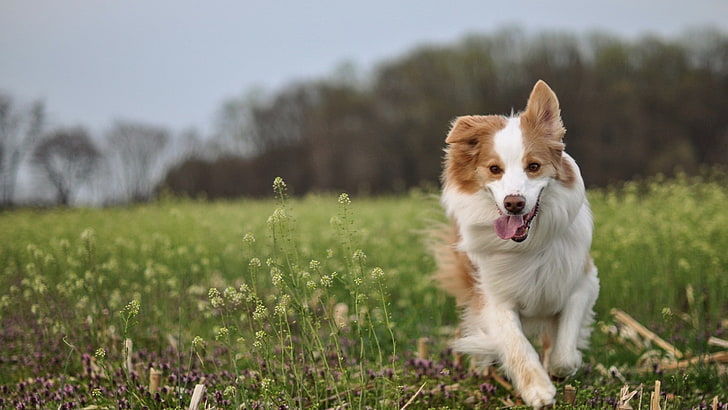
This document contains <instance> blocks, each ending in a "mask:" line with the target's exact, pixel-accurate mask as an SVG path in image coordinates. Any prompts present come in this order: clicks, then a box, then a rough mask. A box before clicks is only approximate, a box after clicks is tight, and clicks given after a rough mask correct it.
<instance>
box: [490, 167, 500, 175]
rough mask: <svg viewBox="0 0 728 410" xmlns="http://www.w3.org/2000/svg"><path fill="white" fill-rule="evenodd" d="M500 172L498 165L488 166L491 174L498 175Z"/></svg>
mask: <svg viewBox="0 0 728 410" xmlns="http://www.w3.org/2000/svg"><path fill="white" fill-rule="evenodd" d="M501 172H502V170H501V169H500V167H499V166H498V165H491V166H490V173H491V174H493V175H498V174H500V173H501Z"/></svg>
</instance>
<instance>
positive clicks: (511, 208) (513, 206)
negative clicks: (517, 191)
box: [503, 195, 526, 214]
mask: <svg viewBox="0 0 728 410" xmlns="http://www.w3.org/2000/svg"><path fill="white" fill-rule="evenodd" d="M503 206H504V207H505V208H506V211H508V212H510V213H513V214H519V213H521V211H523V208H525V207H526V198H524V197H523V196H521V195H508V196H507V197H506V199H504V200H503Z"/></svg>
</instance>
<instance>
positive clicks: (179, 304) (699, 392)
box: [0, 176, 728, 409]
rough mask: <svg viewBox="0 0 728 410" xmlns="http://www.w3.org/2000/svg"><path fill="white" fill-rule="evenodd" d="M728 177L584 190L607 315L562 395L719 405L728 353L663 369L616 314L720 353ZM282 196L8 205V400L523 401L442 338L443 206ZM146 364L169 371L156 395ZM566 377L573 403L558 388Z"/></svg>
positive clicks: (1, 298) (595, 400)
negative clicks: (438, 228)
mask: <svg viewBox="0 0 728 410" xmlns="http://www.w3.org/2000/svg"><path fill="white" fill-rule="evenodd" d="M726 182H728V179H726V177H725V176H705V177H702V178H696V179H691V178H687V177H678V178H677V179H672V180H664V179H659V178H658V179H653V180H651V181H649V182H644V183H630V184H627V185H625V186H623V187H619V188H615V189H607V190H599V191H591V192H590V201H591V203H592V208H593V211H594V215H595V221H596V222H595V223H596V229H595V236H594V245H593V254H594V257H595V259H596V262H597V265H598V267H599V271H600V277H601V286H602V290H601V294H600V298H599V300H598V302H597V306H596V309H597V316H598V319H599V323H597V324H596V325H595V330H594V337H593V342H592V349H591V350H590V351H589V352H587V354H586V355H585V366H584V369H583V370H582V371H580V372H579V373H578V374H577V375H576V376H574V377H573V378H571V379H569V380H566V381H563V382H560V383H559V384H558V386H557V387H558V389H559V394H560V404H559V405H558V406H557V407H563V408H570V407H579V406H581V407H583V408H592V407H614V406H615V405H616V404H617V401H618V400H619V397H620V394H619V390H620V388H621V387H622V386H623V385H624V384H625V383H626V384H627V385H629V387H630V389H631V390H635V389H639V388H640V385H643V389H642V392H643V393H644V394H643V396H644V398H639V400H641V403H642V407H643V408H649V404H648V403H649V392H650V391H651V389H652V388H653V385H654V382H655V381H656V380H659V381H661V382H662V391H663V393H664V394H663V408H665V403H666V407H667V408H686V407H688V408H690V407H699V406H701V405H702V404H706V405H708V406H710V405H712V403H713V400H714V398H715V397H717V399H715V400H716V401H715V403H717V405H718V406H724V407H723V408H725V406H726V403H728V387H726V386H728V376H726V372H725V365H724V364H720V363H709V364H694V365H690V366H689V367H688V369H687V370H677V371H673V370H664V369H663V367H668V366H663V365H664V364H665V363H673V362H674V361H675V360H673V358H671V357H670V354H669V353H667V352H665V351H664V350H663V349H661V348H659V347H656V346H655V345H654V344H650V343H649V342H645V341H644V340H641V339H640V338H636V337H630V336H629V334H628V333H629V332H627V330H628V329H624V328H623V327H622V326H621V325H620V326H617V324H616V323H615V321H614V319H613V318H612V315H611V314H610V310H611V309H612V308H618V309H620V310H622V311H625V312H627V313H629V314H631V315H632V316H633V317H634V318H635V319H637V320H639V321H640V322H641V323H642V324H644V325H645V326H647V327H648V328H649V329H650V330H652V331H654V332H656V333H657V334H659V335H660V336H662V337H663V338H664V339H665V340H666V341H667V342H668V343H671V344H673V345H674V346H675V347H676V348H677V349H679V350H680V351H682V352H684V353H685V357H684V358H683V359H685V360H687V359H689V358H690V357H693V358H698V359H700V358H703V357H706V356H707V355H708V354H711V353H715V352H717V351H720V350H721V348H720V347H716V346H713V345H712V344H709V343H708V339H709V338H710V337H711V336H713V337H716V338H719V339H720V338H722V339H726V338H728V328H727V327H728V323H726V322H725V319H726V318H728V298H727V297H726V295H727V294H728V252H726V249H728V232H726V227H728V213H726V212H725V210H724V208H725V206H726V204H727V203H728V188H726ZM278 191H279V192H278V194H277V196H278V197H279V198H278V199H271V200H267V201H263V200H256V201H253V200H239V201H231V202H212V203H210V202H197V201H192V200H182V199H179V200H178V199H163V200H160V201H159V202H157V203H153V204H149V205H142V206H135V207H129V208H108V209H52V210H35V209H18V210H13V211H7V212H4V213H0V232H2V233H1V235H2V236H1V238H2V239H1V240H0V268H1V269H2V273H1V274H0V322H1V323H2V328H1V329H2V334H0V407H1V408H59V407H60V408H84V407H88V406H98V407H97V408H142V407H144V406H146V407H149V408H160V409H161V408H187V407H188V405H189V403H190V401H191V400H192V392H193V389H194V388H195V386H196V385H197V384H204V385H205V386H206V394H205V395H204V396H203V400H202V403H203V404H205V405H208V406H217V407H221V408H239V407H240V406H242V408H276V407H281V408H286V407H288V408H299V407H306V408H309V407H313V408H337V407H340V406H351V407H354V408H367V407H370V408H399V407H403V406H407V407H409V408H461V407H462V408H472V407H478V406H480V407H482V408H500V407H504V406H506V405H509V404H511V403H516V404H517V403H518V398H517V396H515V395H514V394H513V393H512V392H510V391H508V389H507V388H506V385H505V384H503V383H500V382H499V381H498V378H488V377H484V376H482V375H478V374H475V373H474V372H473V371H472V370H470V369H469V367H468V364H467V361H464V362H463V363H460V364H458V363H454V362H453V359H454V358H453V356H452V355H451V354H450V353H449V351H448V350H447V343H448V340H449V339H450V338H451V337H452V335H453V331H454V328H455V327H456V325H457V312H456V311H455V307H454V303H453V301H452V300H450V299H449V298H448V297H446V296H445V295H444V294H442V293H441V292H439V291H438V290H437V289H436V288H435V287H434V284H433V282H432V281H431V279H430V276H429V275H430V273H431V272H432V270H433V268H434V263H433V260H432V258H431V256H430V255H429V254H428V252H427V249H426V246H425V244H424V242H425V231H426V230H427V228H428V227H429V226H431V224H432V223H436V222H437V221H440V220H442V212H441V211H440V209H439V206H438V202H437V198H436V196H435V195H434V194H428V193H423V192H419V191H418V192H412V193H411V194H410V195H408V196H405V197H396V198H356V197H352V198H349V197H348V196H346V195H341V196H338V195H333V194H332V195H319V196H308V197H305V198H301V199H292V198H286V199H282V198H280V197H281V195H280V193H281V191H283V187H282V185H280V183H279V185H278ZM273 196H274V193H273V190H271V197H272V198H273ZM127 340H129V341H131V344H130V345H129V344H128V343H129V342H126V341H127ZM714 340H715V339H714ZM418 347H419V348H420V349H419V351H418ZM424 347H426V349H423V348H424ZM425 350H426V351H425ZM698 359H696V360H698ZM660 360H664V361H663V362H662V364H663V365H660V364H659V361H660ZM151 369H154V370H155V372H156V371H158V370H159V371H161V380H160V382H159V388H154V389H152V390H150V370H151ZM155 372H151V373H155ZM566 385H572V386H575V387H576V388H577V393H576V399H575V401H574V404H565V402H564V399H563V398H562V397H561V395H562V394H563V391H564V388H565V386H566ZM636 397H640V396H639V395H638V396H636ZM637 400H638V398H634V399H632V402H631V404H632V405H633V407H635V408H638V404H639V403H638V401H637ZM665 401H666V402H665ZM23 406H25V407H23ZM201 407H202V406H201Z"/></svg>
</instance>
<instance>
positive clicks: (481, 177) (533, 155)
mask: <svg viewBox="0 0 728 410" xmlns="http://www.w3.org/2000/svg"><path fill="white" fill-rule="evenodd" d="M565 131H566V130H565V129H564V127H563V124H562V121H561V115H560V110H559V102H558V99H557V98H556V95H555V94H554V92H553V91H551V89H550V88H549V87H548V85H546V83H544V82H543V81H539V82H538V83H536V85H535V86H534V88H533V91H532V92H531V96H530V97H529V99H528V104H527V106H526V110H525V111H524V112H523V113H521V114H520V115H518V116H513V117H502V116H492V115H489V116H465V117H459V118H458V119H457V120H456V121H455V123H454V124H453V127H452V129H451V130H450V133H449V134H448V137H447V140H446V142H447V143H448V144H449V147H448V150H447V157H446V164H445V175H444V179H445V183H446V184H447V185H450V184H454V185H455V187H456V188H457V189H458V190H459V191H461V192H463V193H475V192H477V191H480V190H486V191H487V192H490V193H491V194H492V197H493V201H494V202H495V206H496V207H497V210H498V213H499V214H500V217H498V218H497V219H496V220H495V221H494V228H495V231H496V233H497V234H498V236H500V237H501V238H502V239H512V240H513V241H516V242H521V241H523V240H525V239H526V238H527V237H528V231H529V229H530V226H531V222H532V221H533V219H534V218H535V217H536V214H537V212H538V207H539V204H540V202H539V201H540V196H541V194H542V192H543V190H544V189H545V188H546V186H547V185H548V184H549V183H550V181H552V180H554V179H556V180H559V181H561V182H563V183H569V182H571V180H573V178H574V175H573V170H571V169H567V168H569V167H568V165H567V166H564V163H562V154H563V150H564V144H563V142H562V139H563V136H564V133H565Z"/></svg>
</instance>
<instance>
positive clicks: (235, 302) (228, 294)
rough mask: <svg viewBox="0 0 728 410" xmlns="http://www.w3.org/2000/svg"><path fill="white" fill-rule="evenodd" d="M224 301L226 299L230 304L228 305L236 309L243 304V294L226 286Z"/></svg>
mask: <svg viewBox="0 0 728 410" xmlns="http://www.w3.org/2000/svg"><path fill="white" fill-rule="evenodd" d="M224 295H225V299H227V300H228V301H229V302H230V305H232V307H237V306H240V305H241V304H243V294H242V293H240V292H238V291H237V289H235V288H234V287H232V286H228V287H227V288H225V292H224Z"/></svg>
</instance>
